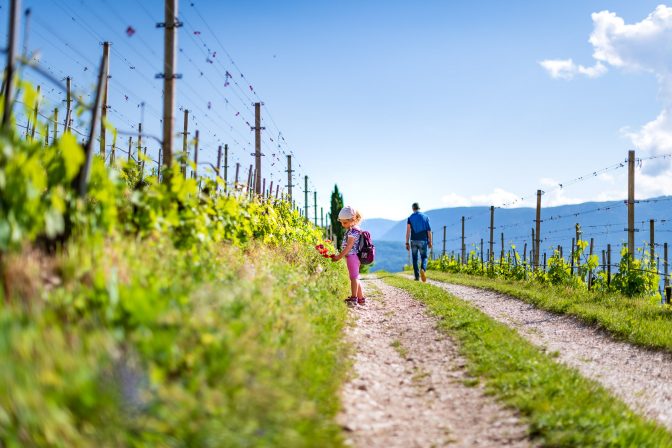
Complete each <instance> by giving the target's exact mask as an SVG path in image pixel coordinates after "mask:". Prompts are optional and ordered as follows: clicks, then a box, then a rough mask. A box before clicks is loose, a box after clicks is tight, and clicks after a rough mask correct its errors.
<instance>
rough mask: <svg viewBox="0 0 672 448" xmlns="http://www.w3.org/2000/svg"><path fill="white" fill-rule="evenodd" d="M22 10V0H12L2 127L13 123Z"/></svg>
mask: <svg viewBox="0 0 672 448" xmlns="http://www.w3.org/2000/svg"><path fill="white" fill-rule="evenodd" d="M20 10H21V1H20V0H11V1H10V7H9V34H8V43H7V63H6V65H5V67H6V69H5V70H6V73H7V76H6V78H5V91H4V92H3V93H4V94H5V98H4V100H5V107H4V109H3V112H2V127H4V128H8V127H9V125H10V124H11V116H12V103H13V102H14V98H13V96H14V89H13V84H14V72H15V69H16V67H15V65H14V62H15V60H16V44H17V41H18V39H17V36H18V34H19V23H20V20H19V11H20Z"/></svg>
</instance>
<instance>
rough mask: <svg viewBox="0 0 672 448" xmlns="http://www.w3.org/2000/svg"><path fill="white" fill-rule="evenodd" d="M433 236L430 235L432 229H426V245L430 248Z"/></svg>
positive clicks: (432, 243)
mask: <svg viewBox="0 0 672 448" xmlns="http://www.w3.org/2000/svg"><path fill="white" fill-rule="evenodd" d="M433 237H434V236H433V235H432V231H431V230H428V231H427V241H428V242H427V245H428V246H429V248H430V249H431V248H432V246H433V245H434V242H433V241H432V238H433Z"/></svg>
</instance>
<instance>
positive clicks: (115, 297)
mask: <svg viewBox="0 0 672 448" xmlns="http://www.w3.org/2000/svg"><path fill="white" fill-rule="evenodd" d="M83 160H84V158H83V150H82V148H81V147H80V146H79V145H78V144H77V142H76V141H75V139H74V138H73V137H72V136H70V135H69V134H66V135H64V136H63V137H62V138H61V139H60V140H59V141H58V142H57V143H56V144H55V145H52V146H48V147H44V146H43V145H42V144H39V143H37V142H34V143H26V142H23V141H20V140H19V139H17V138H16V137H15V136H12V135H0V282H1V285H0V286H1V288H0V359H2V362H1V363H0V446H6V447H19V446H21V447H23V446H63V447H90V446H138V447H140V446H175V447H182V446H185V447H186V446H204V447H207V446H212V447H219V446H334V445H340V435H339V434H340V430H339V429H338V427H337V426H336V425H335V424H334V423H333V416H334V414H335V412H336V410H337V408H338V403H337V398H336V397H337V389H338V387H339V384H340V382H341V379H342V376H343V369H344V367H343V363H342V359H343V347H342V345H341V344H340V342H339V341H340V337H339V335H340V330H341V327H342V325H343V323H344V320H345V311H344V310H343V308H342V307H341V306H340V305H341V304H340V301H334V300H333V296H334V295H337V296H341V295H342V294H344V293H345V292H344V291H342V290H341V289H339V288H342V287H343V286H345V285H347V276H346V274H345V272H344V269H343V266H342V265H336V264H333V263H331V262H330V260H325V259H322V258H320V257H319V256H318V255H317V254H316V253H315V251H314V250H313V249H312V246H313V245H314V244H315V243H317V242H318V241H319V240H320V234H319V232H318V231H317V230H316V229H315V228H313V227H312V226H310V225H309V224H308V223H306V221H305V220H304V219H302V218H301V217H300V216H299V214H298V213H296V212H295V211H293V210H292V209H291V206H290V205H289V204H288V203H286V202H283V201H262V200H257V199H248V198H246V197H241V196H239V195H235V194H234V195H227V194H222V187H223V185H222V183H221V180H220V179H216V180H211V179H206V178H201V179H198V180H196V179H184V178H183V177H182V176H181V175H180V174H179V167H178V165H177V164H175V165H173V166H172V167H171V168H170V169H169V170H168V171H166V172H164V173H163V175H164V176H171V177H172V182H171V183H170V184H164V183H159V182H158V180H157V177H156V176H155V175H151V176H145V175H143V173H142V171H141V169H140V168H139V165H138V164H136V163H133V162H132V163H124V164H117V165H115V166H114V167H112V168H110V167H106V166H105V164H104V162H103V160H102V159H100V158H95V159H94V161H93V167H92V173H91V182H90V184H89V192H88V194H87V196H86V197H85V198H79V197H78V196H77V195H76V194H75V190H74V189H73V187H72V180H73V179H74V176H75V173H76V172H77V171H78V169H79V167H80V166H81V164H82V162H83Z"/></svg>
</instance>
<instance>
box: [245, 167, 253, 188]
mask: <svg viewBox="0 0 672 448" xmlns="http://www.w3.org/2000/svg"><path fill="white" fill-rule="evenodd" d="M251 185H252V165H251V164H250V170H249V171H248V172H247V188H246V189H245V194H246V195H248V196H249V195H250V186H251Z"/></svg>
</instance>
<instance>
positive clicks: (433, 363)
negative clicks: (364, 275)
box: [338, 278, 531, 448]
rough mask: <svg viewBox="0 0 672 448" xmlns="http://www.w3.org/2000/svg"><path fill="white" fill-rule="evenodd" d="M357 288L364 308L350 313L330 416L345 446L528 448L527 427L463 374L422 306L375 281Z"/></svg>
mask: <svg viewBox="0 0 672 448" xmlns="http://www.w3.org/2000/svg"><path fill="white" fill-rule="evenodd" d="M364 290H365V293H368V299H367V303H366V304H365V305H363V306H357V307H355V308H352V309H351V313H352V315H353V321H354V322H353V325H352V326H351V327H350V328H349V329H348V331H347V335H346V337H347V339H348V341H349V342H350V343H351V344H352V345H353V349H354V352H355V355H354V366H353V376H352V378H351V380H350V381H349V382H348V383H347V384H346V385H345V386H344V389H343V392H342V403H343V410H342V412H341V414H340V415H339V417H338V419H339V423H340V424H341V425H342V427H343V429H344V431H345V436H346V440H347V443H348V444H349V445H351V446H357V447H367V448H375V447H385V448H391V447H440V446H459V447H495V446H496V447H526V446H530V444H531V443H530V441H529V439H528V427H527V425H526V424H525V423H524V422H522V421H521V419H520V418H519V416H518V415H517V413H516V412H515V411H514V410H512V409H511V408H507V407H505V406H504V405H502V404H501V403H499V402H497V401H496V399H495V398H494V397H493V396H491V395H486V393H485V391H484V389H483V387H482V386H481V385H480V384H479V383H478V380H477V379H475V378H471V377H470V376H469V375H468V373H467V371H466V368H465V365H466V361H465V359H464V358H462V357H461V356H460V355H459V352H458V349H457V346H456V344H455V342H454V341H453V340H452V339H450V338H449V337H448V336H447V335H446V334H444V333H442V332H441V331H439V330H438V329H437V322H436V318H435V317H432V316H431V315H430V314H429V313H428V312H427V310H426V308H425V306H424V305H423V304H422V303H420V302H418V301H417V300H415V299H413V298H412V297H411V296H409V295H408V294H407V293H405V292H404V291H402V290H399V289H397V288H393V287H391V286H389V285H386V284H385V283H384V282H383V281H382V280H380V279H372V278H368V279H366V280H365V281H364ZM373 291H376V293H375V294H374V293H373Z"/></svg>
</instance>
